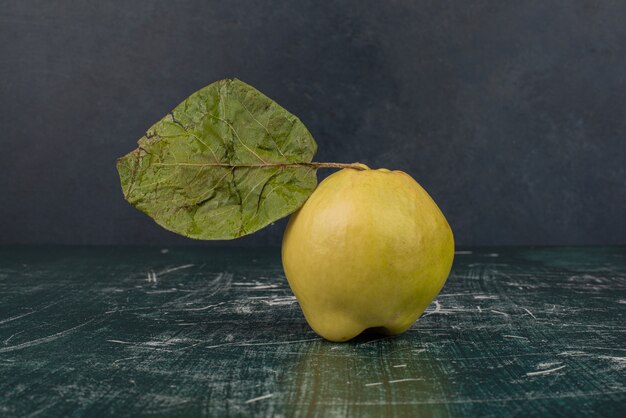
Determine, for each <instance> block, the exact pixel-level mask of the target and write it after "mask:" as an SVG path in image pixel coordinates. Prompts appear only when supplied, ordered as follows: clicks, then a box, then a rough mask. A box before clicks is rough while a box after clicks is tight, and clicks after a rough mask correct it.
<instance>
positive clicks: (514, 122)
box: [0, 0, 626, 245]
mask: <svg viewBox="0 0 626 418" xmlns="http://www.w3.org/2000/svg"><path fill="white" fill-rule="evenodd" d="M625 22H626V2H624V1H558V2H546V1H532V2H531V1H523V2H520V1H509V2H501V1H492V2H485V1H478V2H466V1H378V0H377V1H362V0H352V1H343V2H337V3H333V4H332V5H331V3H330V2H319V1H310V2H306V1H293V0H291V1H274V2H266V1H227V2H213V1H202V0H197V1H171V0H170V1H104V2H98V1H50V0H46V1H1V2H0V128H1V136H0V145H1V148H0V166H1V167H2V175H0V201H1V203H0V243H67V244H92V243H93V244H132V243H153V244H159V245H165V244H175V243H190V242H191V241H190V240H187V239H185V238H181V237H177V236H175V235H174V234H171V233H169V232H167V231H164V230H162V229H161V228H160V227H158V226H157V225H156V224H154V223H153V222H152V221H151V220H150V219H149V218H147V217H146V216H145V215H143V214H141V213H139V212H138V211H136V210H135V209H133V208H132V207H130V206H129V205H128V204H127V203H126V202H125V201H124V200H123V198H122V195H121V192H120V188H119V183H118V178H117V174H116V171H115V168H114V163H115V159H116V158H117V157H118V156H121V155H123V154H125V153H126V152H128V151H130V150H132V149H134V148H135V142H136V140H137V138H139V137H140V136H141V135H142V133H143V132H144V130H145V129H146V128H147V127H149V126H150V125H151V124H152V123H153V122H155V121H156V120H158V119H159V118H160V117H161V116H163V115H164V114H165V113H166V112H167V111H169V110H170V109H171V108H173V107H174V106H175V105H176V104H178V103H179V102H180V101H181V100H182V99H184V98H185V97H186V96H188V95H189V94H191V93H192V92H194V91H195V90H197V89H199V88H200V87H203V86H204V85H206V84H209V83H211V82H213V81H215V80H217V79H221V78H226V77H237V78H240V79H242V80H244V81H246V82H248V83H250V84H252V85H253V86H255V87H257V88H258V89H259V90H261V91H263V92H265V93H266V94H267V95H269V96H270V97H272V98H273V99H275V100H276V101H277V102H279V103H280V104H282V105H283V106H284V107H286V108H287V109H289V110H290V111H291V112H293V113H294V114H296V115H298V116H299V117H300V118H301V119H302V121H303V122H304V123H305V124H306V125H307V126H308V128H309V129H310V131H311V132H312V134H313V136H314V137H315V138H316V140H317V142H318V144H319V152H318V155H317V158H316V160H317V161H339V162H353V161H361V162H364V163H366V164H368V165H370V166H372V167H387V168H392V169H401V170H405V171H407V172H409V173H410V174H412V175H413V176H414V177H415V178H416V179H417V180H418V181H419V182H420V183H421V184H422V185H423V186H424V187H425V188H426V189H427V190H428V191H429V192H430V194H431V195H432V196H433V197H434V199H435V200H436V201H437V202H438V204H439V206H440V207H441V209H442V210H443V212H444V213H445V214H446V216H447V217H448V220H449V221H450V224H451V225H452V228H453V230H454V232H455V235H456V239H457V243H458V244H460V245H490V244H615V243H618V244H624V243H626V221H625V212H626V211H625V209H626V144H625V142H624V141H625V140H626V81H625V80H626V23H625ZM320 174H321V175H322V176H323V175H327V174H328V172H324V173H320ZM283 225H284V222H282V223H279V224H278V225H275V226H273V227H270V228H267V229H265V230H263V231H261V232H259V233H257V234H255V235H253V236H251V237H247V238H242V239H241V240H239V241H237V243H239V244H242V243H243V244H279V243H280V237H281V234H282V229H283Z"/></svg>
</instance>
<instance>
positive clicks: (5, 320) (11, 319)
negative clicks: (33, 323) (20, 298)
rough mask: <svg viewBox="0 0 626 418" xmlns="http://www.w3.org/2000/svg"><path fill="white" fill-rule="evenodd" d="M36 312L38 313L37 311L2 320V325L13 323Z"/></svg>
mask: <svg viewBox="0 0 626 418" xmlns="http://www.w3.org/2000/svg"><path fill="white" fill-rule="evenodd" d="M35 312H37V311H30V312H26V313H25V314H22V315H16V316H12V317H11V318H7V319H3V320H0V324H6V323H7V322H11V321H15V320H16V319H20V318H24V317H25V316H28V315H32V314H34V313H35Z"/></svg>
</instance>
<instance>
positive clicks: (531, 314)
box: [522, 308, 537, 319]
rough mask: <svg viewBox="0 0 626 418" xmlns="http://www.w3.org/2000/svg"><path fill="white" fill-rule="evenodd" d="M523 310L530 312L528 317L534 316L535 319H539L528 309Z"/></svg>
mask: <svg viewBox="0 0 626 418" xmlns="http://www.w3.org/2000/svg"><path fill="white" fill-rule="evenodd" d="M522 309H523V310H525V311H526V312H528V315H530V316H532V317H533V318H534V319H537V317H536V316H535V315H533V313H532V312H531V311H529V310H528V309H526V308H522Z"/></svg>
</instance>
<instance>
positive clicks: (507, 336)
mask: <svg viewBox="0 0 626 418" xmlns="http://www.w3.org/2000/svg"><path fill="white" fill-rule="evenodd" d="M503 337H504V338H518V339H520V340H528V338H526V337H520V336H519V335H503Z"/></svg>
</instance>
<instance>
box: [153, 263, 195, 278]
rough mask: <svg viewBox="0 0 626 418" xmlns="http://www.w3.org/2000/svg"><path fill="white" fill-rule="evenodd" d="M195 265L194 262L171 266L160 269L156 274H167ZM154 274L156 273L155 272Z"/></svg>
mask: <svg viewBox="0 0 626 418" xmlns="http://www.w3.org/2000/svg"><path fill="white" fill-rule="evenodd" d="M193 266H195V264H184V265H182V266H177V267H171V268H167V269H165V270H161V271H159V273H158V274H167V273H171V272H173V271H178V270H183V269H188V268H191V267H193ZM155 275H156V274H155Z"/></svg>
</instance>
